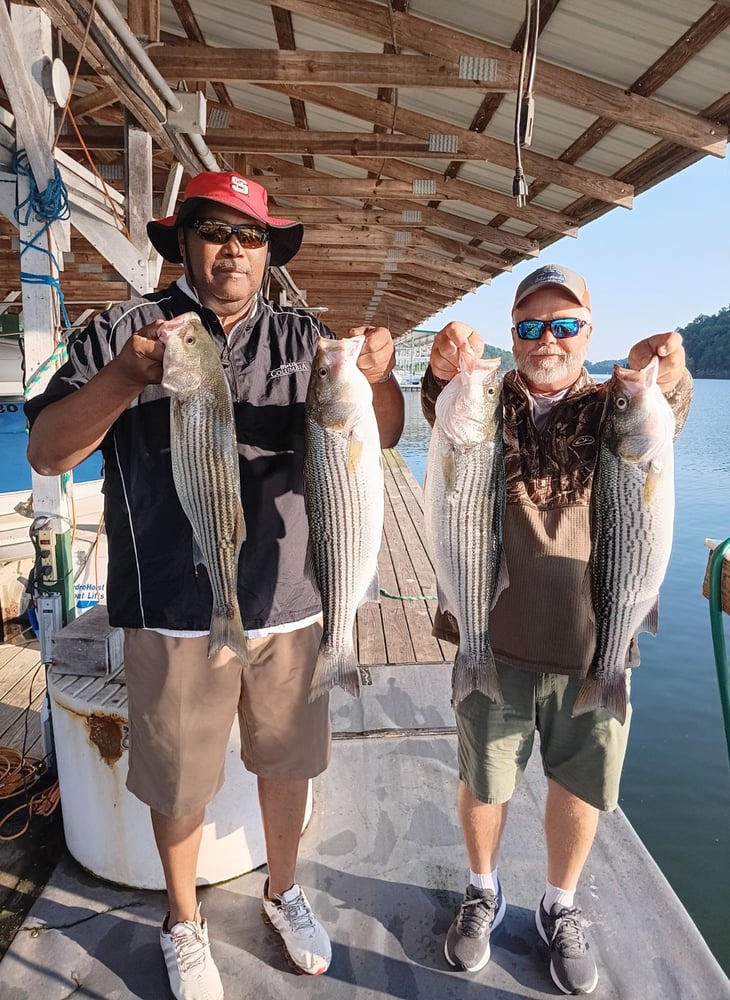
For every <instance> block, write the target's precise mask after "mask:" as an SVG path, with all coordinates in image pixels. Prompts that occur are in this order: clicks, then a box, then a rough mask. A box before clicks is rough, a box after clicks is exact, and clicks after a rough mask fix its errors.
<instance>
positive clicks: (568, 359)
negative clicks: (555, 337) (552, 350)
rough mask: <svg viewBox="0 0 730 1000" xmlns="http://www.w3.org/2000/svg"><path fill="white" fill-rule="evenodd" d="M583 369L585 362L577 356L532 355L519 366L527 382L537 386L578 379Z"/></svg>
mask: <svg viewBox="0 0 730 1000" xmlns="http://www.w3.org/2000/svg"><path fill="white" fill-rule="evenodd" d="M582 367H583V360H582V359H581V358H580V357H578V356H576V355H575V354H560V355H555V354H549V355H540V354H538V355H535V354H532V355H530V357H526V358H522V360H521V361H520V362H519V365H518V368H519V370H520V372H521V373H522V375H524V376H525V378H526V379H527V381H528V382H531V383H533V384H536V385H550V383H551V382H553V381H558V380H560V381H564V380H565V379H566V378H567V377H570V376H574V377H575V378H577V377H578V375H579V374H580V370H581V368H582Z"/></svg>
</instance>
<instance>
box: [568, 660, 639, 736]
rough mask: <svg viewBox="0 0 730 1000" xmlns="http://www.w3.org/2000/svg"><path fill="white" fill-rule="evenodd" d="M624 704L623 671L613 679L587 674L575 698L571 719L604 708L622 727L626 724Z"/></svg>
mask: <svg viewBox="0 0 730 1000" xmlns="http://www.w3.org/2000/svg"><path fill="white" fill-rule="evenodd" d="M626 704H627V698H626V677H625V674H624V672H623V671H618V672H616V673H615V674H614V675H613V677H607V676H605V675H602V676H601V677H597V676H596V674H595V673H590V672H589V674H588V676H587V677H586V679H585V680H584V681H583V683H582V685H581V688H580V691H579V692H578V694H577V695H576V696H575V703H574V704H573V711H572V718H574V719H575V718H576V716H578V715H585V713H586V712H592V711H593V710H594V709H596V708H605V709H606V710H607V711H608V712H610V713H611V715H612V716H613V717H614V719H616V720H618V722H620V723H621V725H622V726H623V724H624V722H626Z"/></svg>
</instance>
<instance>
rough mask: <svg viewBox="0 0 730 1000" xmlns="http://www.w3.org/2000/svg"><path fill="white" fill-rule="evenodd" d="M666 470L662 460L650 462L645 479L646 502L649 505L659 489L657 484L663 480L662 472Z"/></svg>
mask: <svg viewBox="0 0 730 1000" xmlns="http://www.w3.org/2000/svg"><path fill="white" fill-rule="evenodd" d="M663 471H664V466H663V465H662V463H661V462H657V461H651V462H649V468H648V469H647V472H646V479H645V480H644V504H645V506H647V507H648V506H649V505H650V504H651V503H652V501H653V500H654V495H655V494H656V491H657V486H658V485H659V483H660V482H661V478H662V473H663Z"/></svg>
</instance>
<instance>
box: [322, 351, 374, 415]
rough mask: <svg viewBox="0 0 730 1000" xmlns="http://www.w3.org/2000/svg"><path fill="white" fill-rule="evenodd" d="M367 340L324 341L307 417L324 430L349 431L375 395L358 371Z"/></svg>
mask: <svg viewBox="0 0 730 1000" xmlns="http://www.w3.org/2000/svg"><path fill="white" fill-rule="evenodd" d="M364 343H365V337H364V336H363V335H359V336H357V337H345V338H344V339H342V340H331V339H329V338H326V337H320V338H319V341H318V344H317V352H316V354H315V356H314V360H313V361H312V371H311V375H310V377H309V387H308V390H307V413H308V415H309V417H310V419H313V420H314V421H315V422H316V423H318V424H320V426H322V427H329V428H332V429H343V430H345V429H348V428H349V427H350V426H351V425H352V423H354V420H355V418H356V417H357V415H358V413H359V412H360V411H361V408H362V407H363V406H371V405H372V399H373V391H372V389H371V388H370V383H369V382H368V380H367V378H366V377H365V375H363V373H362V372H361V371H360V369H359V368H358V367H357V359H358V358H359V357H360V352H361V351H362V348H363V344H364Z"/></svg>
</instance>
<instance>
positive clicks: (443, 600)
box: [436, 581, 456, 618]
mask: <svg viewBox="0 0 730 1000" xmlns="http://www.w3.org/2000/svg"><path fill="white" fill-rule="evenodd" d="M436 601H437V603H438V606H439V610H440V611H442V612H443V613H444V614H445V615H451V617H452V618H456V612H455V611H454V609H453V607H452V606H451V602H450V601H449V599H448V597H447V596H446V594H445V593H444V592H443V590H442V589H441V587H440V585H439V583H438V581H436Z"/></svg>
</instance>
